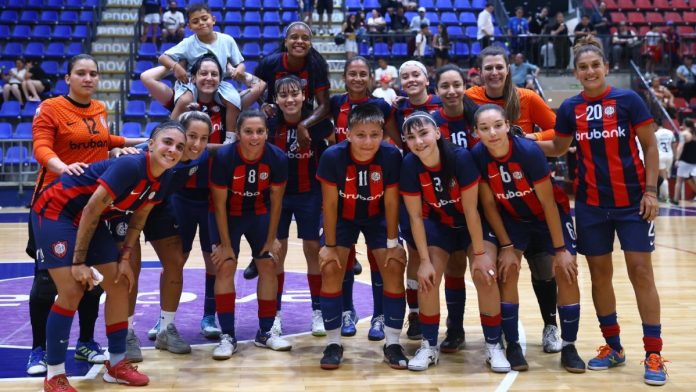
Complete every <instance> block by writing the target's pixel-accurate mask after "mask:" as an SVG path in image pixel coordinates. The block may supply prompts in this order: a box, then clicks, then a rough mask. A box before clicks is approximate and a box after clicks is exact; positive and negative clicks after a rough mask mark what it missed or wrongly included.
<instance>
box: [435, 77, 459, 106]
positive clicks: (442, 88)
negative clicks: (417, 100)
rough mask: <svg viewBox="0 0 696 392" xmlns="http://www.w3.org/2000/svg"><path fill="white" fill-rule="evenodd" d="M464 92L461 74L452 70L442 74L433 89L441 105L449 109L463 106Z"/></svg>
mask: <svg viewBox="0 0 696 392" xmlns="http://www.w3.org/2000/svg"><path fill="white" fill-rule="evenodd" d="M464 90H466V86H465V84H464V79H462V74H461V73H459V72H457V71H454V70H452V71H447V72H443V73H442V75H440V79H439V80H438V82H437V86H436V87H435V92H436V93H437V95H438V96H439V97H440V99H441V100H442V103H443V105H444V106H446V107H451V108H455V107H456V108H458V107H461V106H463V102H462V99H463V98H464Z"/></svg>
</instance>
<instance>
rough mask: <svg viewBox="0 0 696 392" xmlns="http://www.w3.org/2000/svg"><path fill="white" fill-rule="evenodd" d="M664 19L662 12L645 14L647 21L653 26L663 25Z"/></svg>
mask: <svg viewBox="0 0 696 392" xmlns="http://www.w3.org/2000/svg"><path fill="white" fill-rule="evenodd" d="M663 18H664V16H663V15H662V13H660V12H646V13H645V21H646V22H648V24H651V25H659V24H662V23H663V21H664V19H663Z"/></svg>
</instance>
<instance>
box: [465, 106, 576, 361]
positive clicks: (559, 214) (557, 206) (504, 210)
mask: <svg viewBox="0 0 696 392" xmlns="http://www.w3.org/2000/svg"><path fill="white" fill-rule="evenodd" d="M475 121H476V133H477V135H478V136H479V138H480V140H481V142H482V143H481V144H478V145H476V146H475V147H474V148H473V150H472V154H473V155H474V160H475V161H476V164H477V165H478V168H479V170H480V171H481V173H482V176H483V180H482V183H481V191H480V196H481V204H482V205H483V208H484V213H485V214H486V217H487V219H488V222H489V223H490V226H491V227H492V228H493V231H494V232H495V235H496V237H497V238H498V240H499V241H500V243H501V245H500V250H499V251H498V272H499V274H500V278H501V280H500V291H501V301H502V304H501V308H502V313H503V332H505V340H506V341H507V358H508V361H509V362H510V366H511V368H512V369H513V370H526V369H527V368H528V365H527V362H526V360H525V359H524V355H523V354H522V347H521V346H520V344H519V342H518V330H517V321H518V309H519V295H518V292H517V281H518V278H519V271H520V263H521V261H522V254H523V252H524V251H525V250H526V249H527V247H528V246H529V244H530V243H537V244H544V245H545V248H546V249H545V250H546V251H547V252H548V253H550V254H554V255H555V256H554V259H553V271H554V273H555V274H556V275H557V278H556V281H557V282H558V313H559V314H560V318H561V323H562V324H561V338H562V339H563V342H564V343H563V349H562V350H561V365H562V366H563V367H564V368H565V369H566V370H568V371H569V372H573V373H583V372H585V362H583V361H582V359H580V356H579V355H578V352H577V350H576V348H575V340H576V339H577V334H578V325H579V320H580V289H579V287H578V281H577V275H578V268H577V262H576V258H575V246H576V244H575V231H574V229H573V219H572V218H571V217H570V204H569V202H568V197H567V196H566V195H565V193H563V190H562V189H561V188H560V187H559V186H558V185H556V184H554V183H553V181H552V179H551V171H550V169H549V166H548V164H547V162H546V157H545V156H544V153H543V152H542V150H541V148H539V146H538V145H536V143H535V142H533V141H531V140H529V139H526V138H522V137H515V136H512V135H511V134H510V123H509V121H508V120H507V119H506V117H505V111H504V110H503V108H501V107H500V106H498V105H495V104H485V105H483V106H481V107H480V108H479V109H478V111H477V112H476V114H475Z"/></svg>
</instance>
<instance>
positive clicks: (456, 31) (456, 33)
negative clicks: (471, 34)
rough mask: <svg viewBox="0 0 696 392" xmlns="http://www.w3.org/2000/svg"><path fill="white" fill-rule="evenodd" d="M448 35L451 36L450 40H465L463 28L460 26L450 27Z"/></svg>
mask: <svg viewBox="0 0 696 392" xmlns="http://www.w3.org/2000/svg"><path fill="white" fill-rule="evenodd" d="M447 35H448V36H449V38H450V40H453V41H455V40H459V39H462V38H464V33H463V32H462V28H461V27H459V26H448V27H447Z"/></svg>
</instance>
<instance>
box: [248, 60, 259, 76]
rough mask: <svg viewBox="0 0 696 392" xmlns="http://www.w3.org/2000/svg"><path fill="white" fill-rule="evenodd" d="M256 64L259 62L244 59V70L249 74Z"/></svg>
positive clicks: (252, 71)
mask: <svg viewBox="0 0 696 392" xmlns="http://www.w3.org/2000/svg"><path fill="white" fill-rule="evenodd" d="M258 65H259V63H257V62H256V61H244V68H246V72H249V73H250V74H253V73H254V70H255V69H256V67H257V66H258Z"/></svg>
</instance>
